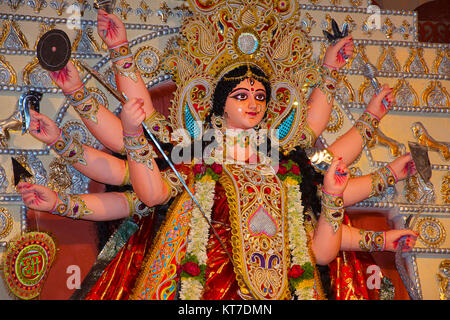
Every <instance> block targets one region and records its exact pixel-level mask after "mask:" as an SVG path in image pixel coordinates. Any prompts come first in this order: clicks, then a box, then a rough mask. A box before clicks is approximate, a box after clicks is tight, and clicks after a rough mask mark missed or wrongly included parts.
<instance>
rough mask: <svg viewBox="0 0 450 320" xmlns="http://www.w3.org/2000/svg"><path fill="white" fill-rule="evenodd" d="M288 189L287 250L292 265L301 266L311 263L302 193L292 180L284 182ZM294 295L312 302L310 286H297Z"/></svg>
mask: <svg viewBox="0 0 450 320" xmlns="http://www.w3.org/2000/svg"><path fill="white" fill-rule="evenodd" d="M284 182H285V183H286V185H287V187H288V191H287V203H288V226H289V232H288V233H289V248H290V249H291V256H292V265H299V266H301V265H303V264H305V263H307V262H310V263H311V257H310V255H309V251H308V239H307V236H306V231H305V226H304V223H303V205H302V193H301V191H300V186H299V185H298V182H297V181H295V180H294V179H290V178H286V179H285V180H284ZM295 295H296V296H297V297H298V298H299V299H301V300H313V299H314V288H313V287H312V286H304V285H298V286H297V288H295Z"/></svg>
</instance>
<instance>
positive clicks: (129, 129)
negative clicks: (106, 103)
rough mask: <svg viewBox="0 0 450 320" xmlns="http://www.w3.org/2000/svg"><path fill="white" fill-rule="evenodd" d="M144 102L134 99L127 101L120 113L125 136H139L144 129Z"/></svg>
mask: <svg viewBox="0 0 450 320" xmlns="http://www.w3.org/2000/svg"><path fill="white" fill-rule="evenodd" d="M143 105H144V100H142V99H140V98H132V99H131V100H130V101H127V102H126V103H125V104H124V105H123V108H122V111H121V112H120V120H122V127H123V132H124V133H125V134H129V135H132V134H137V133H139V132H140V131H141V129H142V125H141V123H142V121H144V120H145V111H144V108H143V107H142V106H143Z"/></svg>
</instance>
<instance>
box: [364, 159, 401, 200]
mask: <svg viewBox="0 0 450 320" xmlns="http://www.w3.org/2000/svg"><path fill="white" fill-rule="evenodd" d="M370 178H371V180H372V182H371V192H370V195H369V198H370V197H378V196H380V195H381V194H382V193H383V192H384V191H385V190H386V188H388V187H392V186H394V185H395V184H396V182H397V177H396V176H395V173H394V170H392V168H390V167H389V166H386V167H383V168H380V169H378V170H377V171H375V172H373V173H371V174H370Z"/></svg>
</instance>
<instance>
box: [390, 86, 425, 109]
mask: <svg viewBox="0 0 450 320" xmlns="http://www.w3.org/2000/svg"><path fill="white" fill-rule="evenodd" d="M392 94H393V95H394V97H395V105H396V106H413V107H418V106H419V104H420V100H419V96H418V95H417V93H416V91H415V90H414V88H413V87H412V86H411V85H410V84H409V82H408V81H406V80H405V79H399V80H397V83H396V85H395V86H394V90H393V91H392Z"/></svg>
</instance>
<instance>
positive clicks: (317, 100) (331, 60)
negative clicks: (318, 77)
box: [307, 36, 354, 137]
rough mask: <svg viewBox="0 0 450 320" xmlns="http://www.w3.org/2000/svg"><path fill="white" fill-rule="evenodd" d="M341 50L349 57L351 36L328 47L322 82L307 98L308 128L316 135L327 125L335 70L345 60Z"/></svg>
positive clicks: (335, 80) (335, 76) (334, 82)
mask: <svg viewBox="0 0 450 320" xmlns="http://www.w3.org/2000/svg"><path fill="white" fill-rule="evenodd" d="M341 49H342V52H343V53H344V54H345V55H347V56H349V57H351V56H352V55H353V50H354V44H353V38H352V37H351V36H348V37H345V38H343V39H341V40H340V41H339V42H338V43H337V44H336V45H334V46H330V47H328V49H327V51H326V53H325V56H324V59H323V66H322V67H323V71H324V82H323V83H321V84H320V86H319V87H317V88H315V89H314V90H313V91H312V92H311V95H310V96H309V100H308V116H307V122H308V126H309V127H310V129H311V130H312V131H313V132H314V134H315V136H316V137H318V136H319V135H320V134H321V133H322V132H323V131H324V130H325V128H326V127H327V125H328V120H329V119H330V115H331V109H332V108H333V101H334V93H335V89H336V85H337V79H338V74H337V70H339V69H341V68H342V67H343V66H344V65H345V64H346V61H345V59H344V58H343V56H342V54H341V53H340V52H341Z"/></svg>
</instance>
